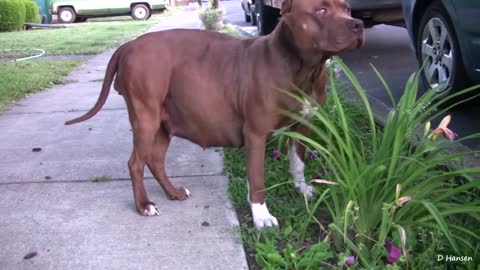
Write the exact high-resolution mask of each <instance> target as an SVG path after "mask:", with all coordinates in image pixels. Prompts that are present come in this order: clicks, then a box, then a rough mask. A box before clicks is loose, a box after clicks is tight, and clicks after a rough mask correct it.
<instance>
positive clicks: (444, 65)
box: [421, 18, 455, 93]
mask: <svg viewBox="0 0 480 270" xmlns="http://www.w3.org/2000/svg"><path fill="white" fill-rule="evenodd" d="M421 46H422V47H421V53H422V63H423V65H424V66H423V74H424V75H425V78H426V79H427V82H428V84H429V85H430V87H431V88H432V89H435V91H436V92H438V93H441V92H444V91H445V90H447V88H448V87H449V86H450V85H451V82H452V77H453V74H454V72H455V71H454V59H453V57H454V53H455V52H454V47H453V41H452V37H451V35H450V33H449V32H448V28H447V26H446V25H445V23H444V22H443V21H442V20H440V19H439V18H432V19H430V20H429V21H428V22H427V24H426V25H425V28H424V29H423V34H422V44H421Z"/></svg>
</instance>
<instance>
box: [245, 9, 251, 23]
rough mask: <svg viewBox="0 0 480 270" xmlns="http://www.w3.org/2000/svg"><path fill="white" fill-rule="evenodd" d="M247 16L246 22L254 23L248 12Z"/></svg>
mask: <svg viewBox="0 0 480 270" xmlns="http://www.w3.org/2000/svg"><path fill="white" fill-rule="evenodd" d="M244 14H245V22H247V23H249V22H251V21H252V16H250V13H248V14H247V12H246V11H244Z"/></svg>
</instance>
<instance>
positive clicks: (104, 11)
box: [51, 0, 166, 23]
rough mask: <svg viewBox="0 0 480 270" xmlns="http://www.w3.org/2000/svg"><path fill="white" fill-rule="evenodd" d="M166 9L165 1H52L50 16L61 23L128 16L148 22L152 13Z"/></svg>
mask: <svg viewBox="0 0 480 270" xmlns="http://www.w3.org/2000/svg"><path fill="white" fill-rule="evenodd" d="M165 9H166V3H165V0H140V1H138V0H100V1H99V0H53V2H52V10H51V11H52V14H54V15H57V16H58V21H59V22H61V23H73V22H84V21H86V20H87V18H94V17H109V16H122V15H130V16H132V18H133V19H135V20H148V19H149V18H150V16H151V15H152V13H153V12H157V11H158V12H161V11H163V10H165Z"/></svg>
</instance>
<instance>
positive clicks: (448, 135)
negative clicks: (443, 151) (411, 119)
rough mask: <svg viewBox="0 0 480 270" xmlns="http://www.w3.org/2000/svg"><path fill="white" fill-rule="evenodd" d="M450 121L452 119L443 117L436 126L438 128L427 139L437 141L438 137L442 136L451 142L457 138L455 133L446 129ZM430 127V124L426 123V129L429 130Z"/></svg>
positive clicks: (448, 116)
mask: <svg viewBox="0 0 480 270" xmlns="http://www.w3.org/2000/svg"><path fill="white" fill-rule="evenodd" d="M451 120H452V117H451V116H450V115H447V116H445V117H444V118H443V119H442V121H441V122H440V124H439V125H438V127H437V128H436V129H435V130H433V132H432V133H431V134H430V136H429V139H431V140H432V141H434V140H436V139H437V137H438V136H440V135H443V136H444V137H445V138H446V139H448V140H450V141H453V140H454V139H455V138H456V137H458V134H457V133H455V132H453V131H452V130H451V129H449V128H448V125H449V124H450V121H451ZM430 125H431V124H430V122H428V123H427V124H426V128H427V127H428V128H429V127H430Z"/></svg>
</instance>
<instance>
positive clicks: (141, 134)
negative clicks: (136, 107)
mask: <svg viewBox="0 0 480 270" xmlns="http://www.w3.org/2000/svg"><path fill="white" fill-rule="evenodd" d="M146 120H149V119H145V118H142V119H138V118H137V119H136V121H131V122H132V131H133V151H132V155H131V157H130V160H129V161H128V168H129V170H130V177H131V178H132V186H133V195H134V197H135V205H136V207H137V210H138V212H139V213H140V214H141V215H144V216H155V215H158V214H159V212H158V209H157V207H156V206H155V204H154V203H153V202H151V201H150V200H149V199H148V196H147V192H146V191H145V186H144V183H143V172H144V169H145V164H147V162H148V159H149V158H150V157H151V152H152V145H153V144H154V141H155V133H156V130H157V129H158V128H157V127H155V126H152V123H151V122H150V121H146Z"/></svg>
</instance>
